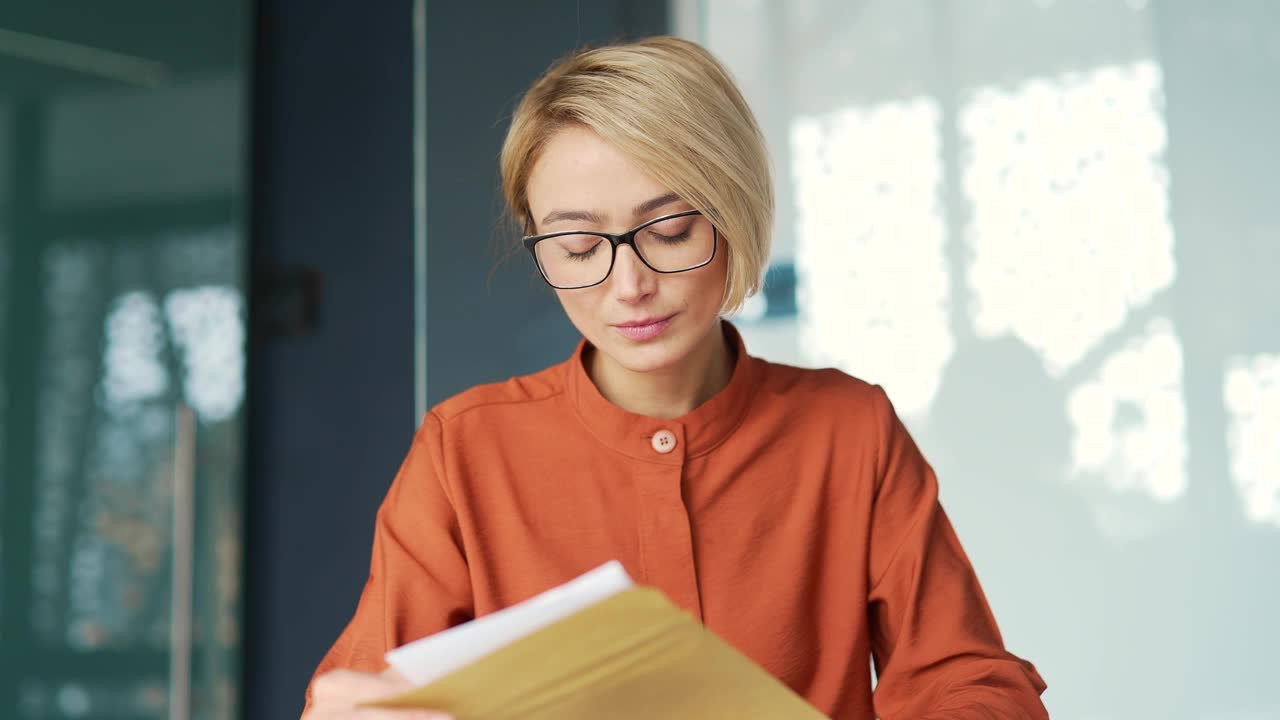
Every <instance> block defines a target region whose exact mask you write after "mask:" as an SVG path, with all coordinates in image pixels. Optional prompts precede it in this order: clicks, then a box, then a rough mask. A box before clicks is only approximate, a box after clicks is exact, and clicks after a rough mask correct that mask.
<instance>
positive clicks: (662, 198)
mask: <svg viewBox="0 0 1280 720" xmlns="http://www.w3.org/2000/svg"><path fill="white" fill-rule="evenodd" d="M679 201H680V196H679V195H677V194H675V193H673V192H670V193H667V194H666V195H659V196H658V197H656V198H654V199H652V200H645V201H644V202H642V203H640V204H639V205H637V206H635V208H633V209H632V210H631V215H632V217H636V218H640V217H644V216H645V215H648V214H649V213H651V212H653V211H654V210H657V209H658V208H660V207H662V206H664V205H670V204H671V203H673V202H679Z"/></svg>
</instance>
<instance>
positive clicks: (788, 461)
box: [307, 323, 1048, 720]
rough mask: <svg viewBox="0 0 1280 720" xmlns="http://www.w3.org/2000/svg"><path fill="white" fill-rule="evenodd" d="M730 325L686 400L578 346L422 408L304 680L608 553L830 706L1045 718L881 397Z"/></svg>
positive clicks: (913, 714)
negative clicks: (635, 379)
mask: <svg viewBox="0 0 1280 720" xmlns="http://www.w3.org/2000/svg"><path fill="white" fill-rule="evenodd" d="M724 328H725V333H726V336H727V337H728V338H729V341H730V342H731V343H733V344H736V346H737V360H736V364H735V367H734V371H733V375H732V377H731V379H730V381H729V384H728V385H727V386H726V387H725V388H724V389H723V390H721V391H720V392H719V393H718V394H716V395H715V396H714V397H712V398H711V399H710V400H708V401H707V402H705V403H703V404H702V405H700V406H699V407H698V408H696V409H695V410H693V411H692V412H690V413H688V414H687V415H684V416H683V417H679V418H675V419H671V420H660V419H657V418H651V417H647V416H643V415H636V414H633V413H630V412H627V411H625V410H622V409H621V408H619V407H617V406H616V405H613V404H612V403H610V402H609V401H608V400H606V399H605V398H604V397H603V396H602V395H601V394H600V392H599V391H598V390H597V389H596V387H595V385H594V384H592V382H591V380H590V378H589V377H588V376H587V374H586V372H585V370H584V366H583V351H584V349H585V348H586V342H585V341H583V342H582V343H580V344H579V346H578V349H577V351H576V352H575V353H574V355H573V356H572V357H571V358H570V359H569V360H567V361H565V362H563V363H560V364H558V365H555V366H552V367H550V368H548V369H546V370H543V371H542V372H539V373H536V374H533V375H528V376H524V377H519V378H512V379H511V380H508V381H506V382H503V383H496V384H492V385H483V386H479V387H476V388H473V389H471V390H468V391H466V392H463V393H461V394H459V395H457V396H455V397H453V398H451V399H449V400H446V401H445V402H443V403H441V404H440V405H438V406H436V407H435V408H433V409H432V410H431V412H429V413H428V414H427V415H426V416H425V417H424V418H423V422H422V426H421V427H420V428H419V429H418V432H417V435H416V436H415V438H414V441H413V446H412V447H411V448H410V451H409V454H408V457H407V458H406V459H405V461H404V464H403V466H402V467H401V468H400V471H399V473H398V474H397V475H396V478H395V482H394V483H393V484H392V486H391V489H390V491H389V492H388V493H387V497H386V499H385V501H384V502H383V504H382V507H381V508H380V510H379V511H378V516H377V524H376V527H375V531H374V539H373V560H372V564H371V567H370V572H369V580H368V583H367V584H366V585H365V588H364V592H363V594H362V596H361V598H360V603H359V606H358V607H357V608H356V612H355V616H354V617H353V618H352V620H351V622H350V624H348V625H347V627H346V629H345V630H344V631H343V632H342V634H341V636H339V638H338V640H337V642H336V643H335V644H334V645H333V647H332V649H330V650H329V652H328V653H327V654H326V655H325V657H324V659H323V661H322V662H321V663H320V666H319V668H318V670H317V671H316V672H317V674H319V673H321V672H325V671H328V670H332V669H334V668H353V669H357V670H365V671H378V670H382V669H384V668H385V667H386V663H385V662H384V660H383V654H384V653H385V652H386V651H387V650H390V649H391V648H393V647H396V646H397V645H400V644H402V643H405V642H408V641H410V640H415V639H417V638H420V637H423V636H425V635H429V634H432V633H435V632H438V631H440V630H443V629H445V628H447V627H450V626H452V625H456V624H458V623H461V622H465V621H467V620H469V619H472V618H475V617H479V616H482V615H485V614H487V613H491V612H493V611H495V610H499V609H501V608H503V607H506V606H508V605H511V604H513V603H516V602H519V601H521V600H524V599H525V598H528V597H530V596H532V595H535V594H537V593H539V592H541V591H543V590H546V589H548V588H551V587H553V586H555V585H558V584H560V583H562V582H565V581H567V580H569V579H571V578H573V577H575V576H577V575H579V574H581V573H582V572H585V571H586V570H589V569H591V568H594V567H596V566H597V565H600V564H601V563H604V562H605V561H607V560H610V559H614V558H616V559H618V560H620V561H621V562H622V564H623V566H624V567H625V568H626V569H627V572H629V573H630V574H631V576H632V577H633V578H635V579H636V581H637V582H641V583H644V584H648V585H653V586H656V587H658V588H660V589H661V590H663V591H664V592H666V594H667V595H668V596H669V597H670V598H671V599H672V601H673V602H675V603H676V604H677V605H679V606H680V607H682V608H684V609H685V610H687V611H689V612H690V613H692V614H693V615H694V616H696V617H697V618H699V619H700V620H701V621H702V622H703V623H704V624H705V625H706V626H707V627H708V628H710V629H711V630H713V631H715V632H716V633H717V634H719V635H720V636H721V637H723V638H724V639H725V640H727V641H728V642H729V643H731V644H732V645H734V646H735V647H737V648H738V649H739V650H741V651H742V652H743V653H745V654H746V655H747V656H749V657H751V658H752V659H753V660H755V661H756V662H757V663H759V664H760V665H762V666H763V667H764V668H765V669H767V670H768V671H769V672H771V673H773V674H774V675H775V676H777V677H778V678H780V679H781V680H782V681H783V682H785V683H786V684H787V685H789V686H790V687H791V688H792V689H794V690H795V691H796V692H798V693H800V694H801V695H803V696H804V697H806V698H807V699H808V700H809V702H811V703H813V705H815V706H816V707H817V708H818V709H820V710H821V711H822V712H824V713H826V714H827V715H829V716H831V717H833V718H858V719H860V720H861V719H864V718H866V719H869V718H872V717H874V716H879V717H881V718H885V719H886V720H895V719H897V718H910V719H911V720H922V719H924V718H938V719H944V718H945V720H964V719H966V718H973V719H975V720H976V719H978V718H990V717H999V718H1003V719H1014V718H1027V719H1030V718H1047V717H1048V714H1047V713H1046V711H1045V709H1044V706H1043V705H1042V704H1041V702H1040V697H1039V696H1040V693H1041V692H1042V691H1043V690H1044V688H1045V685H1044V682H1043V681H1042V680H1041V679H1040V676H1039V675H1038V674H1037V673H1036V670H1035V668H1034V667H1033V666H1032V665H1031V664H1030V663H1028V662H1026V661H1024V660H1021V659H1019V658H1017V657H1015V656H1014V655H1012V654H1010V653H1008V652H1007V651H1006V650H1005V649H1004V646H1003V641H1002V640H1001V638H1000V633H999V631H998V630H997V629H996V623H995V620H994V619H993V618H992V616H991V611H990V609H989V608H988V606H987V603H986V599H985V598H984V596H983V593H982V589H981V588H980V587H979V585H978V579H977V577H975V575H974V572H973V569H972V567H971V566H970V564H969V561H968V559H967V558H966V556H965V554H964V551H963V550H962V549H961V547H960V542H959V541H958V540H957V539H956V536H955V533H954V532H953V531H952V528H951V524H950V523H949V522H948V520H947V517H946V515H945V514H944V513H943V510H942V507H941V506H940V505H939V504H938V488H937V481H936V479H935V477H934V474H933V471H932V470H931V469H930V467H929V465H928V464H927V463H926V462H925V459H924V457H923V456H922V455H921V454H920V451H919V449H917V447H916V445H915V443H914V442H913V441H912V439H911V437H910V435H908V433H907V430H906V429H905V428H904V427H903V425H902V423H901V422H900V421H899V419H898V417H897V416H896V415H895V413H894V411H893V407H892V406H891V405H890V403H889V400H888V398H887V397H886V396H885V393H884V391H883V390H881V389H880V388H879V387H878V386H875V385H869V384H867V383H864V382H862V381H860V380H857V379H855V378H852V377H849V376H848V375H845V374H843V373H841V372H839V371H836V370H807V369H799V368H793V367H788V366H785V365H777V364H773V363H769V362H766V361H764V360H760V359H758V358H754V357H751V356H750V355H748V354H747V352H746V348H745V346H744V345H743V343H742V340H741V337H740V336H739V335H738V333H737V331H736V330H735V329H734V328H733V326H732V325H730V324H729V323H724ZM872 662H874V666H875V669H876V674H877V676H878V682H877V683H875V688H874V691H873V689H872V688H873V682H872V676H871V664H872ZM307 697H308V702H309V701H310V690H308V693H307Z"/></svg>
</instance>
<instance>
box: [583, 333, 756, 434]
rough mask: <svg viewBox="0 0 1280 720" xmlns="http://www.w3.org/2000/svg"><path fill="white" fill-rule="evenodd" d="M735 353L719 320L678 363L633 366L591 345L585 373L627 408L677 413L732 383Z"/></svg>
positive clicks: (659, 414)
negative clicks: (644, 367) (655, 367)
mask: <svg viewBox="0 0 1280 720" xmlns="http://www.w3.org/2000/svg"><path fill="white" fill-rule="evenodd" d="M733 355H734V353H733V351H732V350H731V349H730V347H729V343H728V340H727V339H726V338H725V336H724V332H723V331H722V329H721V327H720V323H716V326H715V329H714V330H712V331H711V332H709V333H707V336H706V337H705V338H703V339H702V341H701V342H699V343H698V345H697V347H695V348H694V349H693V351H692V352H690V353H689V355H688V356H687V357H685V358H684V359H683V360H682V361H681V362H680V363H679V364H677V365H673V366H671V367H669V368H663V369H661V370H654V371H651V372H633V371H631V370H628V369H626V368H624V367H622V366H621V365H619V364H618V363H616V362H614V361H613V360H612V359H610V358H609V357H608V356H606V355H605V354H604V353H602V352H600V351H598V350H596V349H595V348H590V352H589V354H588V355H587V357H586V370H587V375H588V376H590V377H591V380H592V382H594V383H595V386H596V388H597V389H598V390H599V391H600V394H601V395H603V396H604V397H605V399H606V400H608V401H609V402H611V403H613V404H614V405H617V406H618V407H620V408H622V409H623V410H626V411H628V412H633V413H636V414H638V415H647V416H649V417H655V418H664V419H665V418H675V417H680V416H681V415H685V414H687V413H689V412H691V411H692V410H693V409H694V408H696V407H698V406H699V405H701V404H702V403H704V402H706V401H707V400H709V399H711V397H712V396H714V395H715V394H716V393H718V392H720V391H721V390H722V389H724V387H725V386H726V385H728V384H729V378H730V377H731V376H732V375H733V364H734V360H735V358H734V357H733Z"/></svg>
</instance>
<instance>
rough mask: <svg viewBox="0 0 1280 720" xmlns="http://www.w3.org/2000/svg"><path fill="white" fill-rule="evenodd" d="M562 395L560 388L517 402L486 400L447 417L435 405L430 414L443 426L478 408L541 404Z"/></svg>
mask: <svg viewBox="0 0 1280 720" xmlns="http://www.w3.org/2000/svg"><path fill="white" fill-rule="evenodd" d="M563 394H564V388H563V387H561V388H557V389H556V390H555V391H554V392H551V393H548V394H546V395H542V396H540V397H536V398H521V399H519V400H486V401H484V402H478V403H474V404H471V405H467V406H466V407H464V408H462V409H461V410H457V411H455V412H453V413H450V414H449V415H445V414H443V413H441V412H440V405H437V406H435V407H434V408H432V409H431V412H432V413H434V414H435V416H436V417H438V418H439V419H440V422H441V423H442V424H443V423H446V422H449V421H451V420H453V419H455V418H459V417H462V416H463V415H466V414H467V413H469V412H471V411H472V410H479V409H480V408H485V407H492V406H494V405H519V404H522V403H534V402H542V401H544V400H550V399H552V398H555V397H558V396H560V395H563ZM441 404H443V403H441Z"/></svg>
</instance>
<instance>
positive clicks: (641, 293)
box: [609, 245, 658, 302]
mask: <svg viewBox="0 0 1280 720" xmlns="http://www.w3.org/2000/svg"><path fill="white" fill-rule="evenodd" d="M609 281H610V283H612V285H613V288H612V289H613V292H614V294H615V295H616V296H617V297H618V299H619V300H621V301H623V302H637V301H639V300H643V299H644V298H646V297H648V296H650V295H652V294H653V291H654V290H655V289H656V288H657V283H658V274H657V273H655V272H654V271H653V270H650V269H649V266H648V265H645V264H644V262H643V261H642V260H640V256H638V255H636V251H635V248H633V247H631V246H630V245H619V246H618V254H617V256H616V257H614V259H613V271H612V272H611V273H610V274H609Z"/></svg>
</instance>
